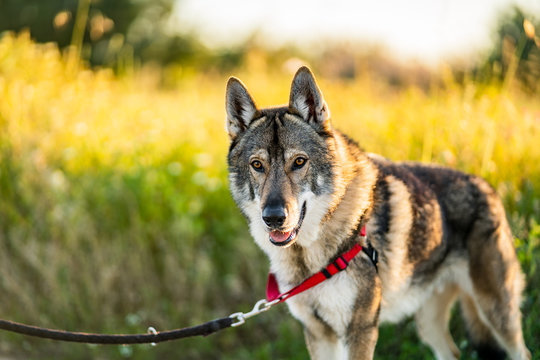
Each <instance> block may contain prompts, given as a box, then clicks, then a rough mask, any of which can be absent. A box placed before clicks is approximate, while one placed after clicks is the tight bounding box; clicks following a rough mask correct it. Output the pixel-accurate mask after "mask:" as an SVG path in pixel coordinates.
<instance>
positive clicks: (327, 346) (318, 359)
mask: <svg viewBox="0 0 540 360" xmlns="http://www.w3.org/2000/svg"><path fill="white" fill-rule="evenodd" d="M304 337H305V339H306V344H307V348H308V351H309V355H310V357H311V359H312V360H328V359H335V360H342V359H345V358H344V354H343V352H344V349H343V345H342V344H341V343H340V341H339V339H338V338H337V336H335V334H334V333H333V332H332V333H330V332H327V331H325V332H324V333H321V332H320V331H310V330H308V329H307V328H305V329H304Z"/></svg>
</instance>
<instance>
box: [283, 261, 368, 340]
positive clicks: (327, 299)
mask: <svg viewBox="0 0 540 360" xmlns="http://www.w3.org/2000/svg"><path fill="white" fill-rule="evenodd" d="M357 293H358V288H357V285H356V283H355V281H354V280H353V279H352V278H351V277H350V276H349V275H348V274H347V271H343V272H341V273H339V274H336V275H335V276H333V277H332V278H331V279H328V280H326V281H324V282H322V283H321V284H319V285H317V286H316V287H314V288H311V289H309V290H307V291H306V292H304V293H302V294H299V295H297V296H296V297H294V298H291V299H290V300H287V304H288V305H289V309H290V311H291V313H292V314H293V316H294V317H296V318H297V319H298V320H300V321H301V322H302V323H304V324H305V325H306V326H308V327H309V323H310V322H311V321H314V319H315V318H316V317H320V318H321V320H322V321H324V322H325V323H326V324H328V325H329V326H330V327H331V328H332V329H333V330H334V331H335V332H336V333H337V334H338V336H342V335H344V334H345V332H346V329H347V325H348V324H349V322H350V319H351V316H352V312H353V308H354V304H355V300H356V297H357Z"/></svg>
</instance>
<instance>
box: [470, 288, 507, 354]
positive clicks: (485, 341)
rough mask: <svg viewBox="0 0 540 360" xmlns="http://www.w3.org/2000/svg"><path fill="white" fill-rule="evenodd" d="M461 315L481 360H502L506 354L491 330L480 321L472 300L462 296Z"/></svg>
mask: <svg viewBox="0 0 540 360" xmlns="http://www.w3.org/2000/svg"><path fill="white" fill-rule="evenodd" d="M460 305H461V313H462V315H463V318H464V319H465V323H466V325H467V333H468V335H469V337H470V339H471V342H472V345H473V347H474V348H475V350H476V353H477V355H478V358H479V359H481V360H504V359H506V353H505V352H504V350H503V349H502V348H501V347H500V346H499V344H498V342H497V340H496V339H495V338H494V337H493V334H492V333H491V330H490V329H489V328H488V327H487V326H486V324H485V323H484V321H482V319H480V315H479V314H478V310H477V309H476V305H475V304H474V301H473V299H472V298H471V297H470V296H468V295H466V294H462V295H461V299H460Z"/></svg>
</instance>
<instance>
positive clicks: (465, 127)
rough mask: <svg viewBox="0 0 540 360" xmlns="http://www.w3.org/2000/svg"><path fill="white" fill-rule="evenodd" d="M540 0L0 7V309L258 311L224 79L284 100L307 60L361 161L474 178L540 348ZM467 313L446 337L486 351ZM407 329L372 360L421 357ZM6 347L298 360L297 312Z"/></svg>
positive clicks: (125, 322)
mask: <svg viewBox="0 0 540 360" xmlns="http://www.w3.org/2000/svg"><path fill="white" fill-rule="evenodd" d="M539 32H540V2H538V1H536V0H529V1H527V0H521V1H511V0H496V1H493V0H477V1H464V0H456V1H449V0H412V1H408V2H402V1H397V0H384V1H379V2H376V3H375V2H371V3H367V2H360V1H345V0H335V1H333V2H332V4H331V5H330V2H323V1H303V0H302V1H296V2H291V1H287V2H286V1H282V0H275V1H273V2H268V3H260V2H254V1H252V2H248V1H242V0H231V1H228V2H220V1H210V0H208V1H195V0H176V1H175V0H156V1H151V0H63V1H41V0H0V293H1V294H2V296H1V297H0V318H3V319H9V320H14V321H19V322H26V323H30V324H35V325H40V326H47V327H53V328H61V329H68V330H76V331H86V332H110V333H117V332H126V333H127V332H129V333H138V332H144V331H146V328H147V327H148V326H154V327H156V328H157V329H158V330H166V329H173V328H179V327H185V326H190V325H195V324H198V323H201V322H204V321H208V320H211V319H214V318H217V317H222V316H226V315H228V314H230V313H233V312H237V311H248V310H250V309H251V306H252V305H253V304H254V302H255V301H257V300H258V299H260V298H262V297H263V296H264V290H265V282H266V273H267V271H268V262H267V260H266V257H265V256H264V255H263V253H262V252H261V251H260V250H259V249H258V248H257V247H256V246H255V244H254V243H253V241H252V240H251V238H250V236H249V234H248V230H247V225H246V223H245V221H244V219H243V218H242V217H241V215H240V213H239V211H238V210H237V209H236V207H235V205H234V203H233V201H232V199H231V197H230V195H229V192H228V189H227V179H226V174H227V172H226V152H227V147H228V138H227V135H226V133H225V131H224V117H225V114H224V90H225V83H226V81H227V78H228V77H229V76H231V75H234V76H237V77H240V78H241V79H242V80H243V81H244V82H245V84H246V85H247V86H248V88H249V89H250V91H251V92H252V94H253V96H254V97H255V99H256V100H257V101H258V103H259V105H261V106H267V105H273V104H279V103H284V102H286V101H287V99H288V91H289V88H290V82H291V80H292V75H293V74H294V72H295V71H296V70H297V68H298V67H299V66H300V65H303V64H308V65H309V66H310V67H311V68H312V69H313V71H314V73H315V74H316V76H317V78H318V80H319V82H320V86H321V88H322V90H323V92H324V94H325V98H326V100H327V102H328V104H329V106H330V109H331V113H332V116H333V122H334V126H335V127H337V128H339V129H341V130H343V131H345V132H347V133H348V134H350V135H351V136H352V137H354V138H356V139H358V140H361V145H362V147H364V148H365V149H366V150H368V151H370V152H376V153H380V154H382V155H383V156H386V157H388V158H390V159H393V160H417V161H423V162H436V163H439V164H442V165H446V166H450V167H453V168H456V169H460V170H463V171H468V172H471V173H474V174H477V175H481V176H484V177H485V178H487V179H488V180H489V181H490V182H491V184H492V185H493V186H494V187H495V188H496V189H497V191H498V193H499V194H500V195H501V196H502V198H503V199H504V202H505V206H506V209H507V214H508V218H509V220H510V223H511V226H512V229H513V231H514V235H515V237H516V239H515V244H516V247H517V250H518V257H519V259H520V261H521V264H522V267H523V270H524V272H525V274H526V276H527V284H528V285H527V289H526V292H525V294H524V297H523V312H524V319H523V328H524V332H525V339H526V342H527V344H528V346H529V348H530V349H531V351H532V353H533V359H540V339H539V337H538V334H539V333H540V320H539V319H540V300H539V299H540V298H539V295H540V290H539V288H538V287H539V285H540V275H539V273H538V265H539V264H540V260H539V259H540V257H539V256H540V225H539V224H540V146H539V145H538V144H539V139H540V100H539V99H540V97H539V95H540V94H539V92H540V85H539V84H540V38H539V35H538V34H539ZM459 311H460V310H459V307H458V306H456V308H455V309H454V314H453V317H452V321H451V331H452V333H453V335H454V337H455V339H456V343H457V344H458V346H459V347H460V349H461V350H462V352H463V356H462V358H463V359H475V358H476V355H475V354H474V353H473V352H472V350H471V346H470V343H469V341H468V338H467V334H466V332H465V330H464V326H463V324H462V322H461V319H460V317H459ZM414 327H415V325H414V322H413V321H412V320H408V321H405V322H403V323H401V324H399V325H384V326H382V327H381V330H380V339H379V342H378V345H377V349H376V358H378V359H431V358H433V356H432V354H431V353H430V351H429V350H428V349H427V347H426V346H424V345H422V344H421V343H420V341H419V339H418V338H417V336H416V334H415V331H414ZM0 358H1V359H28V358H31V359H75V358H76V359H123V358H127V359H174V358H181V359H307V358H308V354H307V351H306V349H305V345H304V340H303V335H302V329H301V327H300V325H299V324H298V323H297V322H296V321H295V320H294V319H293V318H292V317H291V316H290V315H289V314H288V313H287V310H286V306H281V307H277V308H274V309H272V313H265V314H263V315H261V316H259V317H257V318H254V319H252V320H250V321H249V322H248V323H247V324H246V325H244V326H242V327H240V328H236V329H234V330H230V329H229V330H225V331H223V332H221V333H219V334H216V335H212V336H210V337H207V338H197V339H190V340H183V341H177V342H172V343H164V344H160V345H158V346H157V347H151V346H149V345H148V346H147V345H140V346H108V347H104V346H88V345H77V344H75V345H74V344H64V343H53V342H51V341H46V340H37V339H31V338H25V337H22V336H19V335H13V334H8V333H1V334H0Z"/></svg>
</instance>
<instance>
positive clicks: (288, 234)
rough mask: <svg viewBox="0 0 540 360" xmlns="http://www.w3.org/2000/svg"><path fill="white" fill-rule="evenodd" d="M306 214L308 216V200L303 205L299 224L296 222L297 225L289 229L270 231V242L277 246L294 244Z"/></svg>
mask: <svg viewBox="0 0 540 360" xmlns="http://www.w3.org/2000/svg"><path fill="white" fill-rule="evenodd" d="M304 216H306V202H304V204H303V205H302V211H301V212H300V219H299V220H298V224H296V226H295V227H294V228H293V229H292V230H289V231H285V232H283V231H277V230H274V231H270V242H271V243H272V244H274V245H276V246H287V245H290V244H292V243H293V241H294V240H295V239H296V235H298V230H300V227H301V226H302V222H303V221H304Z"/></svg>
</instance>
